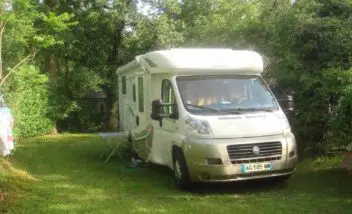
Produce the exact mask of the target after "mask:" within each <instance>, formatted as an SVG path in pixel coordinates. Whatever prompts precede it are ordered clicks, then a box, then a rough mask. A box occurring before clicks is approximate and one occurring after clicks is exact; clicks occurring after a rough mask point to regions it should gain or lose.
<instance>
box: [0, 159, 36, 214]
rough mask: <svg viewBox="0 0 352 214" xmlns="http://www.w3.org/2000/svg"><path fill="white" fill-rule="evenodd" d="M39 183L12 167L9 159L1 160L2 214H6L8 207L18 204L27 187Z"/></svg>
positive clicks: (0, 211) (0, 189)
mask: <svg viewBox="0 0 352 214" xmlns="http://www.w3.org/2000/svg"><path fill="white" fill-rule="evenodd" d="M33 181H37V179H36V178H34V177H33V176H32V175H30V174H29V173H28V172H26V171H23V170H20V169H17V168H15V167H13V166H12V164H11V162H10V160H9V159H4V158H0V203H1V204H4V206H1V209H0V213H5V212H6V207H7V205H9V204H11V203H16V201H18V199H19V198H20V195H21V193H22V192H23V191H24V190H25V189H26V187H27V185H28V184H29V183H31V182H33Z"/></svg>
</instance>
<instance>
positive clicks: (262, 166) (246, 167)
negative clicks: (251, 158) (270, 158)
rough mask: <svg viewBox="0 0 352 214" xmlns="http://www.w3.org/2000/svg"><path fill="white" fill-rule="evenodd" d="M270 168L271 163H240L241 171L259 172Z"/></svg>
mask: <svg viewBox="0 0 352 214" xmlns="http://www.w3.org/2000/svg"><path fill="white" fill-rule="evenodd" d="M271 169H272V164H271V163H249V164H242V172H259V171H268V170H271Z"/></svg>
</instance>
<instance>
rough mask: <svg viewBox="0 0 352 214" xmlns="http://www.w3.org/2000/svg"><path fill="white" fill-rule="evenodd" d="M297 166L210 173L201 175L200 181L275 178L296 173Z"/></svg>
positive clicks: (217, 181) (214, 181)
mask: <svg viewBox="0 0 352 214" xmlns="http://www.w3.org/2000/svg"><path fill="white" fill-rule="evenodd" d="M295 171H296V168H294V169H289V170H277V171H272V172H254V173H246V174H236V175H224V176H214V175H209V176H206V177H205V178H203V177H202V176H199V179H198V180H199V181H201V182H207V183H221V182H233V181H245V180H255V179H263V178H264V179H265V178H275V177H280V176H286V175H290V174H292V173H294V172H295Z"/></svg>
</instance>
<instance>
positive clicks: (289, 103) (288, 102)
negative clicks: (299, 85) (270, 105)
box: [279, 95, 295, 112]
mask: <svg viewBox="0 0 352 214" xmlns="http://www.w3.org/2000/svg"><path fill="white" fill-rule="evenodd" d="M279 103H280V106H281V108H282V109H283V110H284V112H293V111H294V110H295V108H294V102H293V96H292V95H282V96H280V97H279Z"/></svg>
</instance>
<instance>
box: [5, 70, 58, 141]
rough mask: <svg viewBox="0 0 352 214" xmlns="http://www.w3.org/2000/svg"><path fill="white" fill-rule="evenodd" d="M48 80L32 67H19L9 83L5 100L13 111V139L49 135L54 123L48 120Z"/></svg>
mask: <svg viewBox="0 0 352 214" xmlns="http://www.w3.org/2000/svg"><path fill="white" fill-rule="evenodd" d="M47 83H48V79H47V76H46V75H45V74H41V73H40V72H39V70H38V68H36V67H35V66H33V65H29V64H26V65H22V66H21V67H19V68H18V72H17V73H14V75H13V76H12V77H11V80H10V81H9V83H8V85H7V87H8V93H7V95H8V96H7V99H8V102H9V105H10V106H11V109H12V111H13V115H14V119H15V126H14V134H15V136H16V137H30V136H37V135H43V134H47V133H49V132H50V131H51V130H52V128H53V125H54V123H53V121H52V120H50V119H49V118H48V110H49V106H48V93H49V91H48V85H47Z"/></svg>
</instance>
